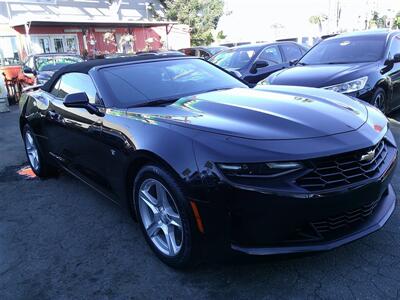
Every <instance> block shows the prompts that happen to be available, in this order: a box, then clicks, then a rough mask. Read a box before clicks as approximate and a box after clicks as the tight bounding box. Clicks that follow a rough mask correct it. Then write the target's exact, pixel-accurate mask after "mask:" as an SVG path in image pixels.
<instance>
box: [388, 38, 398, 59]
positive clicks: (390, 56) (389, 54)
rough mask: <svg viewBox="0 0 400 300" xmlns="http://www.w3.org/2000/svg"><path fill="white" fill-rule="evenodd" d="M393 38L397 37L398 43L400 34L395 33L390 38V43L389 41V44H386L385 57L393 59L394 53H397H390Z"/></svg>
mask: <svg viewBox="0 0 400 300" xmlns="http://www.w3.org/2000/svg"><path fill="white" fill-rule="evenodd" d="M395 39H398V42H399V43H400V34H396V35H394V36H393V37H392V38H391V39H390V43H389V46H388V50H387V55H386V59H393V57H394V55H395V54H397V53H391V51H390V50H391V48H392V45H393V42H394V40H395ZM399 53H400V52H399Z"/></svg>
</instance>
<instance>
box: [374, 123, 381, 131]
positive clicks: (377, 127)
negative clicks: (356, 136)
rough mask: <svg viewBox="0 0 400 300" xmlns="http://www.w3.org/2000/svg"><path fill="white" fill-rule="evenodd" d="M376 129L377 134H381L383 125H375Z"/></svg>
mask: <svg viewBox="0 0 400 300" xmlns="http://www.w3.org/2000/svg"><path fill="white" fill-rule="evenodd" d="M374 129H375V131H376V132H381V131H382V129H383V127H382V126H381V125H376V124H375V125H374Z"/></svg>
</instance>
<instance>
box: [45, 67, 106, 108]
mask: <svg viewBox="0 0 400 300" xmlns="http://www.w3.org/2000/svg"><path fill="white" fill-rule="evenodd" d="M71 74H80V75H83V76H87V77H88V78H89V79H90V81H91V82H92V84H93V88H94V90H95V91H96V94H95V100H94V103H92V102H90V99H89V103H90V104H92V105H95V106H97V107H104V102H103V100H102V98H101V96H100V93H99V89H98V88H97V86H96V84H95V81H94V80H93V78H92V77H91V76H90V75H89V74H86V73H82V72H69V73H64V74H62V75H61V76H60V77H59V78H58V79H57V81H56V83H55V84H53V86H52V87H51V91H50V92H49V94H51V95H52V96H53V97H55V98H57V99H58V100H60V101H62V102H64V98H65V96H64V97H60V96H59V95H58V93H59V91H58V92H57V95H55V94H53V90H54V89H55V88H56V87H58V89H59V88H60V85H61V82H62V79H63V77H64V76H66V75H71ZM81 92H83V93H86V91H81ZM67 95H69V94H67Z"/></svg>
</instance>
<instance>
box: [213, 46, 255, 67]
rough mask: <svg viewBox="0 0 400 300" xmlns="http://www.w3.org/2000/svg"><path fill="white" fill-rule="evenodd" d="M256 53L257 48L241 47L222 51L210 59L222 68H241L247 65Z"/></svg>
mask: <svg viewBox="0 0 400 300" xmlns="http://www.w3.org/2000/svg"><path fill="white" fill-rule="evenodd" d="M255 54H256V49H252V48H243V49H241V48H239V49H229V50H226V51H222V52H220V53H218V54H217V55H215V56H214V57H212V58H211V59H210V61H211V62H212V63H214V64H216V65H218V66H220V67H221V68H228V69H240V68H243V67H244V66H246V65H247V64H248V63H249V62H250V60H251V59H252V57H253V56H254V55H255Z"/></svg>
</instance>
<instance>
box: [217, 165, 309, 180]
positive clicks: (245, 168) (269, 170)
mask: <svg viewBox="0 0 400 300" xmlns="http://www.w3.org/2000/svg"><path fill="white" fill-rule="evenodd" d="M217 166H218V168H219V169H220V170H221V171H222V172H223V173H224V175H226V176H228V177H229V176H238V177H276V176H280V175H283V174H287V173H291V172H293V171H297V170H299V169H301V168H303V165H302V164H300V163H297V162H271V163H245V164H226V163H218V164H217Z"/></svg>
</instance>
